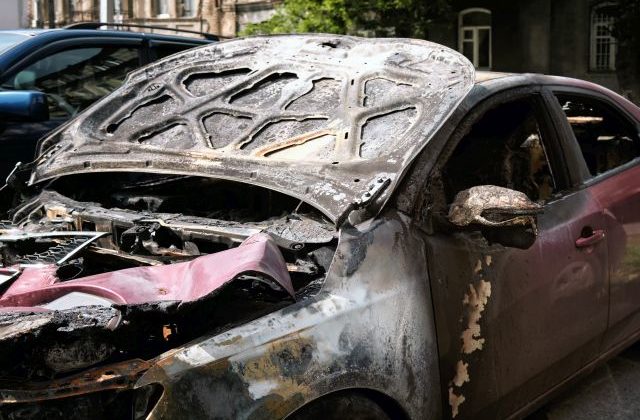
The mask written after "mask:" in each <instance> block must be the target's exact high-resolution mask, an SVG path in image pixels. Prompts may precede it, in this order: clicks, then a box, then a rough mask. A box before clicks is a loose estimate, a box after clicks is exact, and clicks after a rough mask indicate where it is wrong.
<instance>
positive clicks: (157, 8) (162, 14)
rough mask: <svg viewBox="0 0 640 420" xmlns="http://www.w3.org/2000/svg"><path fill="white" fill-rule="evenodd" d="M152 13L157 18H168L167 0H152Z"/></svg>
mask: <svg viewBox="0 0 640 420" xmlns="http://www.w3.org/2000/svg"><path fill="white" fill-rule="evenodd" d="M153 14H154V15H155V17H157V18H168V17H169V0H153Z"/></svg>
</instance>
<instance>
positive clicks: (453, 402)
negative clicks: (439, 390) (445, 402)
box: [449, 387, 466, 418]
mask: <svg viewBox="0 0 640 420" xmlns="http://www.w3.org/2000/svg"><path fill="white" fill-rule="evenodd" d="M465 400H466V398H465V397H464V395H456V394H455V392H453V387H449V405H450V406H451V417H453V418H456V416H457V415H458V407H460V404H462V403H463V402H464V401H465Z"/></svg>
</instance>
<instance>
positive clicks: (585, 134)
mask: <svg viewBox="0 0 640 420" xmlns="http://www.w3.org/2000/svg"><path fill="white" fill-rule="evenodd" d="M556 98H557V99H558V102H560V106H562V110H563V111H564V113H565V114H566V116H567V120H568V122H569V124H570V125H571V129H572V130H573V133H574V135H575V137H576V140H577V141H578V144H579V145H580V150H581V151H582V155H583V157H584V160H585V162H586V163H587V167H588V168H589V172H590V173H591V175H593V176H596V175H600V174H603V173H605V172H607V171H610V170H612V169H615V168H617V167H618V166H620V165H623V164H625V163H627V162H630V161H631V160H633V159H635V158H636V157H638V156H640V141H639V139H638V133H637V130H636V129H635V127H634V126H633V125H632V124H631V123H630V122H629V121H628V120H627V119H626V118H625V117H624V116H623V115H622V114H621V113H620V112H619V111H617V110H615V109H614V108H613V107H612V106H610V105H608V104H607V103H605V102H603V101H601V100H599V99H595V98H592V97H587V96H584V95H572V94H564V93H557V94H556Z"/></svg>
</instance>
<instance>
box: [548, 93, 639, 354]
mask: <svg viewBox="0 0 640 420" xmlns="http://www.w3.org/2000/svg"><path fill="white" fill-rule="evenodd" d="M554 94H555V96H556V98H557V100H558V102H559V104H560V105H561V107H562V109H563V111H564V112H565V114H566V116H567V119H566V123H568V125H569V126H570V127H571V132H572V133H573V136H572V140H573V141H575V142H576V143H577V144H578V145H579V148H580V150H581V152H582V153H581V155H582V156H583V158H584V160H585V162H586V163H587V166H588V169H589V174H588V176H587V177H586V178H585V180H584V185H585V186H586V187H587V188H588V189H589V190H591V191H593V194H594V196H595V197H596V199H597V200H598V201H599V202H600V203H601V204H602V206H603V209H604V216H605V227H604V228H605V231H606V235H607V246H608V252H609V276H610V281H611V285H610V310H609V324H608V331H607V334H606V336H605V340H604V342H603V347H602V351H603V352H606V351H610V350H615V349H616V348H619V347H620V346H623V345H625V344H628V343H629V342H631V341H634V340H637V339H638V337H639V334H640V137H639V135H638V133H639V130H640V125H639V124H638V120H637V118H639V116H640V110H637V108H636V116H634V115H633V114H631V113H629V112H628V111H627V110H625V109H624V108H623V107H621V106H620V105H619V104H618V103H617V102H616V100H615V99H613V98H612V97H609V96H607V95H604V94H602V93H598V92H594V91H588V90H584V89H566V88H565V89H563V88H561V87H555V88H554Z"/></svg>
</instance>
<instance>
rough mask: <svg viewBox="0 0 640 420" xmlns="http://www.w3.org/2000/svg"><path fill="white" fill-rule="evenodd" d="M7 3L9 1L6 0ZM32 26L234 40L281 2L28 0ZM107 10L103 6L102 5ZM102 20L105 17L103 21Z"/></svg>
mask: <svg viewBox="0 0 640 420" xmlns="http://www.w3.org/2000/svg"><path fill="white" fill-rule="evenodd" d="M5 1H7V0H5ZM25 1H29V2H31V3H32V4H31V15H30V26H31V27H38V28H41V27H53V26H55V27H60V26H65V25H68V24H70V23H74V22H82V21H99V20H102V21H104V20H105V14H104V11H103V14H102V15H101V6H103V5H105V6H107V8H108V11H107V15H106V16H107V19H108V21H113V22H119V23H135V24H143V25H153V26H160V27H166V28H178V29H188V30H194V31H200V32H209V33H213V34H217V35H221V36H225V37H233V36H235V35H237V33H238V32H239V31H240V30H242V28H243V27H244V26H245V25H246V24H247V23H250V22H259V21H261V20H265V19H268V18H269V17H270V16H271V14H273V12H274V6H275V4H277V3H280V2H281V0H25ZM103 7H104V6H103ZM101 17H102V18H101Z"/></svg>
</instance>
